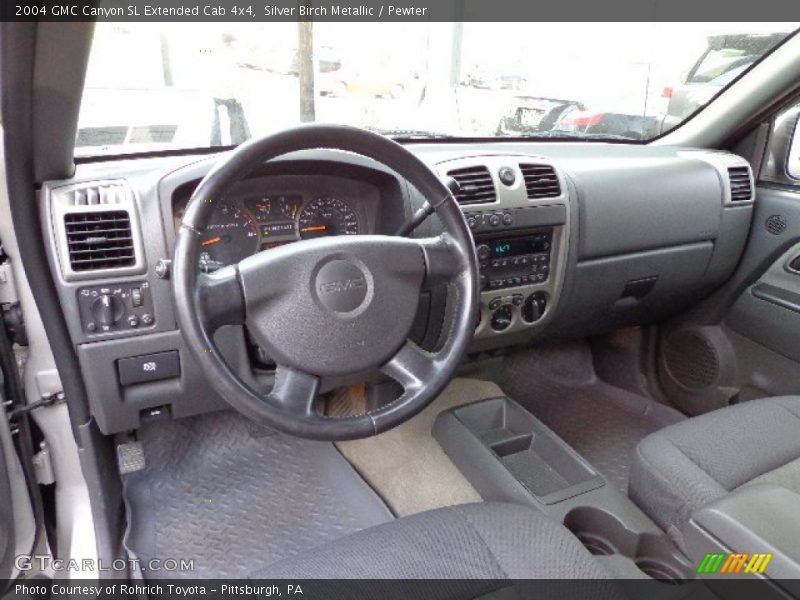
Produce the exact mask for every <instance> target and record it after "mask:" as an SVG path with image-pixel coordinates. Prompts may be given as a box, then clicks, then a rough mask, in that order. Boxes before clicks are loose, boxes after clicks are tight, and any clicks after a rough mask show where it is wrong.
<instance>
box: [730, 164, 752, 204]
mask: <svg viewBox="0 0 800 600" xmlns="http://www.w3.org/2000/svg"><path fill="white" fill-rule="evenodd" d="M728 179H729V180H730V183H731V202H747V201H749V200H751V199H752V197H753V188H752V187H751V186H750V169H748V168H747V167H728Z"/></svg>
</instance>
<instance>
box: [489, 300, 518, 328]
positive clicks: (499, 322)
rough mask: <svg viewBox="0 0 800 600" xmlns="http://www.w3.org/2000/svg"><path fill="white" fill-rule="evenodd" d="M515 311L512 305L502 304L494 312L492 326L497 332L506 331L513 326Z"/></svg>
mask: <svg viewBox="0 0 800 600" xmlns="http://www.w3.org/2000/svg"><path fill="white" fill-rule="evenodd" d="M513 318H514V309H513V308H512V306H511V305H510V304H501V305H500V306H498V307H497V308H496V309H494V311H493V312H492V320H491V325H492V329H494V330H495V331H504V330H506V329H508V328H509V327H510V326H511V321H512V320H513Z"/></svg>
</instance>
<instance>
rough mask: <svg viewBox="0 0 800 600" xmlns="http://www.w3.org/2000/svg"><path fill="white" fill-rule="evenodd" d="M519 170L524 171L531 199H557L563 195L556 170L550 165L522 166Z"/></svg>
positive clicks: (526, 188) (523, 174)
mask: <svg viewBox="0 0 800 600" xmlns="http://www.w3.org/2000/svg"><path fill="white" fill-rule="evenodd" d="M519 169H520V171H522V177H523V179H524V180H525V190H526V191H527V192H528V198H529V199H531V200H537V199H539V198H557V197H558V196H560V195H561V186H560V185H559V183H558V176H557V175H556V170H555V169H554V168H553V167H551V166H550V165H534V164H525V165H520V166H519Z"/></svg>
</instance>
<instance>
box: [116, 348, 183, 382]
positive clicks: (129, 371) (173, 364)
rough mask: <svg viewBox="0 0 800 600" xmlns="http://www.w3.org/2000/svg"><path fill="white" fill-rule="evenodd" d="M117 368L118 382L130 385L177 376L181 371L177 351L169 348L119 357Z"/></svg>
mask: <svg viewBox="0 0 800 600" xmlns="http://www.w3.org/2000/svg"><path fill="white" fill-rule="evenodd" d="M117 370H118V373H119V382H120V384H122V385H132V384H136V383H144V382H147V381H158V380H160V379H169V378H172V377H178V376H179V375H180V373H181V363H180V358H179V356H178V351H177V350H170V351H167V352H158V353H157V354H144V355H142V356H134V357H131V358H121V359H119V360H118V361H117Z"/></svg>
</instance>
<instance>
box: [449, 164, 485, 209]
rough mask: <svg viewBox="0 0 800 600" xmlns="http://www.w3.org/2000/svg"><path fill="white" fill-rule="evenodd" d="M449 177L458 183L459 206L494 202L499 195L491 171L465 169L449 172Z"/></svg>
mask: <svg viewBox="0 0 800 600" xmlns="http://www.w3.org/2000/svg"><path fill="white" fill-rule="evenodd" d="M447 175H448V176H449V177H452V178H453V179H455V180H456V182H457V183H458V192H456V194H455V197H456V200H457V201H458V203H459V204H477V203H479V202H494V201H495V200H496V199H497V193H496V192H495V189H494V181H493V180H492V176H491V174H490V173H489V169H487V168H486V167H482V166H477V167H464V168H463V169H454V170H452V171H448V173H447Z"/></svg>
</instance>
